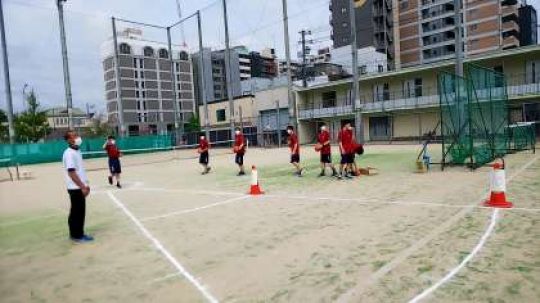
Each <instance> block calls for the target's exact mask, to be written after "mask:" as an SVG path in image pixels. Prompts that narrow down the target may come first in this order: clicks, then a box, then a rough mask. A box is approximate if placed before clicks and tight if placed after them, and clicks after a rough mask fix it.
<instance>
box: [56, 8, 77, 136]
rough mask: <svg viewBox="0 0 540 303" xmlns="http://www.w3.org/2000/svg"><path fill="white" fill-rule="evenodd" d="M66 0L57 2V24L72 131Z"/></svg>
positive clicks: (69, 121)
mask: <svg viewBox="0 0 540 303" xmlns="http://www.w3.org/2000/svg"><path fill="white" fill-rule="evenodd" d="M65 1H67V0H57V1H56V6H57V7H58V22H59V24H60V45H61V46H62V63H63V66H64V89H65V93H66V105H67V111H68V128H69V129H73V103H72V96H71V81H70V79H69V63H68V53H67V45H66V30H65V28H64V4H63V2H65Z"/></svg>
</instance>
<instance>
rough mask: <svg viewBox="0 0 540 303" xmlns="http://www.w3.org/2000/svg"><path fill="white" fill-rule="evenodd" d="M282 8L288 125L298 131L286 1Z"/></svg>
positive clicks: (283, 1)
mask: <svg viewBox="0 0 540 303" xmlns="http://www.w3.org/2000/svg"><path fill="white" fill-rule="evenodd" d="M282 7H283V39H284V40H285V57H286V60H287V91H288V93H289V123H290V124H292V125H294V129H296V131H298V120H297V118H296V96H295V95H294V93H293V83H292V69H291V46H290V40H289V16H288V14H287V0H282Z"/></svg>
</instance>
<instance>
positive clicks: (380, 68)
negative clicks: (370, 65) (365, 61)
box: [377, 64, 384, 73]
mask: <svg viewBox="0 0 540 303" xmlns="http://www.w3.org/2000/svg"><path fill="white" fill-rule="evenodd" d="M377 71H378V72H379V73H382V72H384V65H381V64H379V65H377Z"/></svg>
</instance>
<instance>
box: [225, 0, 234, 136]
mask: <svg viewBox="0 0 540 303" xmlns="http://www.w3.org/2000/svg"><path fill="white" fill-rule="evenodd" d="M223 21H224V26H225V79H226V82H227V97H228V98H229V124H230V128H231V139H232V138H234V96H233V90H232V81H231V50H230V45H229V20H228V17H227V0H223Z"/></svg>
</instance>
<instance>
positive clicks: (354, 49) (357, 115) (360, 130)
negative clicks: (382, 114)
mask: <svg viewBox="0 0 540 303" xmlns="http://www.w3.org/2000/svg"><path fill="white" fill-rule="evenodd" d="M349 17H350V19H349V20H350V23H351V26H350V27H351V56H352V74H353V79H352V81H353V82H352V91H351V102H352V105H351V107H352V110H353V113H354V120H355V123H354V126H355V128H356V138H357V139H358V141H360V143H364V127H363V126H364V125H363V121H362V112H361V108H360V107H359V106H357V104H356V99H357V98H358V90H359V85H358V46H357V43H356V9H355V6H354V0H349Z"/></svg>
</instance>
